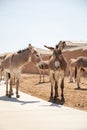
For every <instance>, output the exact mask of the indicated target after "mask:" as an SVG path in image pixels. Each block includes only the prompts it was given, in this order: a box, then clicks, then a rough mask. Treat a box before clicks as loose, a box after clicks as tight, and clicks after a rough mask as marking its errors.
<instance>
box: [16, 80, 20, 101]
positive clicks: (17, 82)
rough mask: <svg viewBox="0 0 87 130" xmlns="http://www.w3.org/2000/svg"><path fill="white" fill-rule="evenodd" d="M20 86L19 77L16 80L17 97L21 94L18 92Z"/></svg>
mask: <svg viewBox="0 0 87 130" xmlns="http://www.w3.org/2000/svg"><path fill="white" fill-rule="evenodd" d="M18 87H19V79H17V81H16V97H17V98H19V97H20V95H19V94H18Z"/></svg>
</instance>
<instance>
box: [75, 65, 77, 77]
mask: <svg viewBox="0 0 87 130" xmlns="http://www.w3.org/2000/svg"><path fill="white" fill-rule="evenodd" d="M76 77H77V67H76V66H75V79H76Z"/></svg>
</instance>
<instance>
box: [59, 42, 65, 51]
mask: <svg viewBox="0 0 87 130" xmlns="http://www.w3.org/2000/svg"><path fill="white" fill-rule="evenodd" d="M65 46H66V42H65V41H60V42H59V44H58V48H59V49H60V50H63V49H64V48H65Z"/></svg>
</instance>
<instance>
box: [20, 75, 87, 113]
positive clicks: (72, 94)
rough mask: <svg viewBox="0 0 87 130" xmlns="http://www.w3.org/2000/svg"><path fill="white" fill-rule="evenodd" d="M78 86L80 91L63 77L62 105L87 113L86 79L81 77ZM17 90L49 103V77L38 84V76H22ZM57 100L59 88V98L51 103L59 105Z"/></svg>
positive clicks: (67, 78)
mask: <svg viewBox="0 0 87 130" xmlns="http://www.w3.org/2000/svg"><path fill="white" fill-rule="evenodd" d="M80 86H81V89H80V90H78V89H76V83H75V82H74V83H69V77H65V88H64V96H65V102H64V104H63V105H65V106H69V107H72V108H76V109H80V110H85V111H87V77H81V83H80ZM19 90H21V91H22V92H25V93H27V94H31V95H33V96H36V97H39V98H42V99H44V100H46V101H50V82H49V76H48V75H46V76H45V83H40V84H39V74H22V75H21V79H20V86H19ZM20 96H21V95H20ZM59 99H60V87H59V97H58V99H57V100H55V101H54V100H53V102H55V103H60V102H59Z"/></svg>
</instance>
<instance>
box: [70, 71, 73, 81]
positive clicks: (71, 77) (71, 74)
mask: <svg viewBox="0 0 87 130" xmlns="http://www.w3.org/2000/svg"><path fill="white" fill-rule="evenodd" d="M70 83H73V72H72V70H70Z"/></svg>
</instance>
